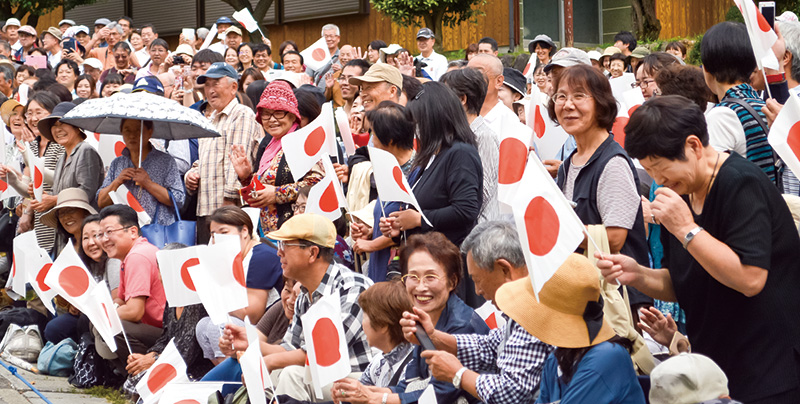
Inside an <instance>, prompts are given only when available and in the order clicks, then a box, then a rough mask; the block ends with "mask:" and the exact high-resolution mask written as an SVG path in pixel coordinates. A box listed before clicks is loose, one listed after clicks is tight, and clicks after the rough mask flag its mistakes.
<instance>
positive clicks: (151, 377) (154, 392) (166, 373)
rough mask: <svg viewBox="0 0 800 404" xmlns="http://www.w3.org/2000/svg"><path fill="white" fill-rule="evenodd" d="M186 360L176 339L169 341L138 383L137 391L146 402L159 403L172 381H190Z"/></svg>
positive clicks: (150, 403) (149, 403) (146, 403)
mask: <svg viewBox="0 0 800 404" xmlns="http://www.w3.org/2000/svg"><path fill="white" fill-rule="evenodd" d="M188 381H189V378H188V377H187V376H186V362H184V360H183V357H181V354H180V352H179V351H178V348H177V347H176V346H175V339H174V338H173V339H172V340H170V341H169V343H168V344H167V347H166V348H164V352H162V353H161V356H159V358H158V360H157V361H156V362H155V363H153V365H152V366H150V369H147V373H146V374H145V375H144V376H143V377H142V379H141V380H139V383H138V384H136V391H137V392H138V393H139V396H140V397H141V398H142V400H144V403H145V404H153V403H157V402H158V401H159V399H160V398H161V395H162V394H163V393H164V390H165V387H166V386H167V385H168V384H170V383H172V382H188Z"/></svg>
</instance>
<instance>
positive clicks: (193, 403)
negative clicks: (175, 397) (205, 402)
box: [175, 399, 201, 404]
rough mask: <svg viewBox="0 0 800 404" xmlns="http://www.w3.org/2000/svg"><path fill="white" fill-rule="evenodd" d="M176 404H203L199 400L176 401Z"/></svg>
mask: <svg viewBox="0 0 800 404" xmlns="http://www.w3.org/2000/svg"><path fill="white" fill-rule="evenodd" d="M175 404H201V403H200V402H199V401H197V400H191V399H188V400H181V401H176V402H175Z"/></svg>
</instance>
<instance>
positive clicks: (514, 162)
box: [497, 125, 533, 205]
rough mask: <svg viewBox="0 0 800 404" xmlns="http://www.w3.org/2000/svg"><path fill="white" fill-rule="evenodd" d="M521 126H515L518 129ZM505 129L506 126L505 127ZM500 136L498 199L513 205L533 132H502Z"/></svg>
mask: <svg viewBox="0 0 800 404" xmlns="http://www.w3.org/2000/svg"><path fill="white" fill-rule="evenodd" d="M517 127H519V126H515V128H517ZM503 129H506V128H505V125H504V126H503ZM501 132H502V133H500V134H498V135H499V136H500V157H499V161H500V164H499V166H498V170H497V182H498V186H497V199H498V200H499V201H500V202H503V203H505V204H506V205H511V203H512V201H513V198H514V195H516V190H517V187H519V183H520V180H521V179H522V173H523V172H525V164H526V162H527V161H528V152H529V150H530V149H529V146H528V145H530V144H531V139H532V138H533V136H532V133H531V130H530V129H528V130H522V131H518V130H502V131H501Z"/></svg>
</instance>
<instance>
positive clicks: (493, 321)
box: [475, 302, 506, 330]
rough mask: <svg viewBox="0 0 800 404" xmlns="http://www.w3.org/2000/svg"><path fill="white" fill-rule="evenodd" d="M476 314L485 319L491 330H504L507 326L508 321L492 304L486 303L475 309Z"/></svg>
mask: <svg viewBox="0 0 800 404" xmlns="http://www.w3.org/2000/svg"><path fill="white" fill-rule="evenodd" d="M475 312H476V313H478V315H479V316H481V318H482V319H483V321H484V322H485V323H486V325H487V326H489V328H490V329H492V330H494V329H495V328H503V327H504V326H505V325H506V319H505V318H503V312H502V311H500V310H498V309H497V307H495V305H494V304H492V302H485V303H483V305H482V306H481V307H478V308H477V309H475Z"/></svg>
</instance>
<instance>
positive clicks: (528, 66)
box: [522, 52, 537, 87]
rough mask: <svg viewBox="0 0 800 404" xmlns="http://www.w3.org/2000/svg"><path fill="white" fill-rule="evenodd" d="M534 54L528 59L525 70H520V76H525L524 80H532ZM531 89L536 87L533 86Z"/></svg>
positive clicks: (535, 58) (534, 62)
mask: <svg viewBox="0 0 800 404" xmlns="http://www.w3.org/2000/svg"><path fill="white" fill-rule="evenodd" d="M536 60H537V57H536V52H534V53H533V54H531V57H530V58H528V64H526V65H525V69H523V70H522V75H523V76H525V78H526V79H528V80H529V81H530V80H533V71H534V70H535V69H536ZM533 87H536V85H534V86H533Z"/></svg>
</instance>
